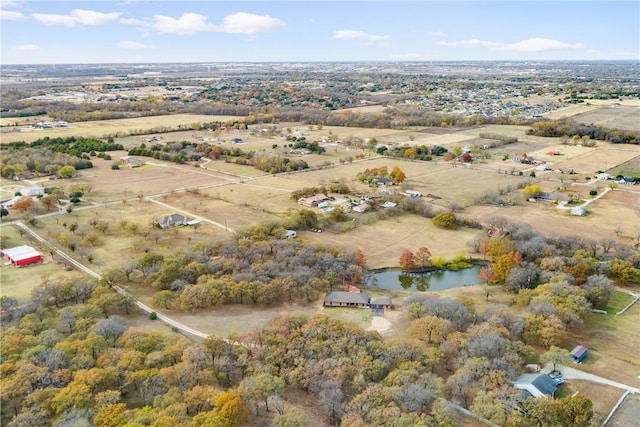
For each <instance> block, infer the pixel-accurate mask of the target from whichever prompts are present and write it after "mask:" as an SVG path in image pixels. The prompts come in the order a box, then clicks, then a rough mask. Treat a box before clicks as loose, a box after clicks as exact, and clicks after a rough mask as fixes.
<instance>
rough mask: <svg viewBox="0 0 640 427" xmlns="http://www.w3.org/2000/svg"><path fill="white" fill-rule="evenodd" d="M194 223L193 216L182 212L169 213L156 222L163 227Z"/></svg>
mask: <svg viewBox="0 0 640 427" xmlns="http://www.w3.org/2000/svg"><path fill="white" fill-rule="evenodd" d="M193 223H194V222H193V218H189V217H186V216H184V215H180V214H173V215H167V216H165V217H162V218H160V219H157V220H156V221H155V224H156V225H157V226H158V227H160V228H162V229H165V228H173V227H180V226H183V225H191V224H193Z"/></svg>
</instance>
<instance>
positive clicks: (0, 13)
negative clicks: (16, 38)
mask: <svg viewBox="0 0 640 427" xmlns="http://www.w3.org/2000/svg"><path fill="white" fill-rule="evenodd" d="M3 6H4V5H3ZM25 18H26V17H25V16H24V15H23V14H22V12H16V11H14V10H0V20H2V21H21V20H23V19H25Z"/></svg>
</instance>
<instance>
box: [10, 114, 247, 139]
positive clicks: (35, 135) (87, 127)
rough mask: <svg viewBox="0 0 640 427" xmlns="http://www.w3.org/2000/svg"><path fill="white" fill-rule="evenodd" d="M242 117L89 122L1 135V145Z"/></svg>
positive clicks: (180, 116) (181, 116) (183, 116)
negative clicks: (46, 137)
mask: <svg viewBox="0 0 640 427" xmlns="http://www.w3.org/2000/svg"><path fill="white" fill-rule="evenodd" d="M238 118H239V117H234V116H209V115H204V114H171V115H166V116H150V117H137V118H131V119H115V120H97V121H88V122H74V123H69V127H66V128H53V129H29V128H26V129H25V130H24V131H22V132H11V133H4V132H3V133H1V134H0V143H9V142H14V141H25V142H33V141H35V140H37V139H40V138H44V137H45V136H48V137H51V138H66V137H69V136H83V137H92V138H103V137H106V136H108V135H116V134H117V133H118V132H121V133H129V132H132V131H136V132H138V133H140V131H142V132H145V131H150V130H151V129H154V128H159V127H168V128H177V127H178V126H179V125H185V126H186V125H191V124H193V123H208V122H215V121H222V122H227V121H232V120H235V119H238ZM42 120H45V119H43V118H42V117H34V118H32V120H31V122H32V123H36V122H39V121H42Z"/></svg>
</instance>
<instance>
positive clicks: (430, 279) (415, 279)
mask: <svg viewBox="0 0 640 427" xmlns="http://www.w3.org/2000/svg"><path fill="white" fill-rule="evenodd" d="M479 271H480V266H478V265H475V266H473V267H471V268H467V269H465V270H458V271H434V272H429V273H407V272H404V271H380V272H377V273H373V278H372V279H371V282H370V283H371V284H372V285H373V286H377V287H378V288H381V289H388V290H394V291H395V290H406V291H417V292H425V291H428V290H429V291H443V290H446V289H452V288H458V287H460V286H467V285H479V284H480V280H479V279H478V273H479Z"/></svg>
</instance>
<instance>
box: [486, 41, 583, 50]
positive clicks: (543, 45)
mask: <svg viewBox="0 0 640 427" xmlns="http://www.w3.org/2000/svg"><path fill="white" fill-rule="evenodd" d="M582 47H583V45H582V43H574V44H568V43H563V42H560V41H558V40H551V39H542V38H531V39H526V40H522V41H519V42H518V43H513V44H507V45H504V46H502V47H500V48H498V49H499V50H508V51H512V52H544V51H548V50H566V49H580V48H582Z"/></svg>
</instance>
